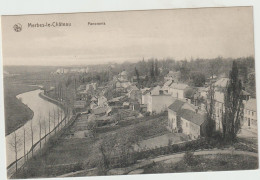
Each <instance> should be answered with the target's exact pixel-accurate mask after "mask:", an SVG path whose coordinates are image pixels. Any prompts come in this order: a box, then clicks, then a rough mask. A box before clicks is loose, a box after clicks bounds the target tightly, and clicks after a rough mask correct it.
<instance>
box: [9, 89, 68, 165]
mask: <svg viewBox="0 0 260 180" xmlns="http://www.w3.org/2000/svg"><path fill="white" fill-rule="evenodd" d="M40 93H43V91H42V90H39V89H38V90H34V91H29V92H26V93H22V94H20V95H18V96H17V98H22V99H23V103H24V104H27V105H28V107H29V108H30V109H31V110H32V111H33V112H34V116H33V118H32V119H31V120H29V121H27V122H26V123H25V124H24V125H23V126H22V127H20V128H19V129H17V130H16V131H15V132H12V133H11V134H9V135H8V136H6V142H7V143H6V148H7V166H10V165H11V164H13V162H14V161H15V159H16V155H15V149H14V143H15V138H14V137H15V135H16V142H17V159H19V158H22V157H24V155H25V154H28V152H30V151H31V147H32V144H37V143H38V141H39V140H40V139H42V137H44V136H45V135H46V133H49V132H52V130H53V129H54V128H55V129H56V126H57V125H58V122H59V121H58V117H57V115H58V114H59V115H60V122H61V119H62V117H63V118H64V117H65V113H64V111H63V108H61V107H59V106H57V105H56V104H53V103H51V102H49V101H47V100H45V99H43V98H41V97H40V95H39V94H40ZM54 117H55V118H54ZM57 130H59V129H57ZM55 131H56V130H55ZM45 142H46V139H45V141H43V142H42V143H40V144H39V146H40V147H37V148H36V147H35V145H34V148H36V149H39V148H40V149H41V146H43V144H44V143H45ZM36 149H35V151H36ZM30 156H32V154H31V155H29V157H28V156H27V158H30Z"/></svg>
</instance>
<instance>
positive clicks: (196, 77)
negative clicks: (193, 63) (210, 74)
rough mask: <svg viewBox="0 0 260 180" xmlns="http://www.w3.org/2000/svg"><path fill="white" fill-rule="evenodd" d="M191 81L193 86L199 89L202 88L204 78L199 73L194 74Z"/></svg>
mask: <svg viewBox="0 0 260 180" xmlns="http://www.w3.org/2000/svg"><path fill="white" fill-rule="evenodd" d="M192 81H193V84H194V86H196V87H201V86H203V85H204V84H205V82H206V77H205V75H204V74H203V73H201V72H195V73H193V75H192Z"/></svg>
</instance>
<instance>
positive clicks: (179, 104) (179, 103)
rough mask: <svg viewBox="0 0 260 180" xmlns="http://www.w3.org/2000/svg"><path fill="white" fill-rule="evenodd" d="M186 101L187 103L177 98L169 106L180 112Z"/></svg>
mask: <svg viewBox="0 0 260 180" xmlns="http://www.w3.org/2000/svg"><path fill="white" fill-rule="evenodd" d="M184 103H185V102H184V101H180V100H178V99H177V100H175V101H174V103H172V104H171V105H170V106H169V107H168V108H169V109H171V110H173V111H174V112H178V111H179V110H180V109H181V108H182V106H183V105H184Z"/></svg>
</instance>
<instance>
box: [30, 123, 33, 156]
mask: <svg viewBox="0 0 260 180" xmlns="http://www.w3.org/2000/svg"><path fill="white" fill-rule="evenodd" d="M30 129H31V140H32V157H33V121H32V119H31V123H30Z"/></svg>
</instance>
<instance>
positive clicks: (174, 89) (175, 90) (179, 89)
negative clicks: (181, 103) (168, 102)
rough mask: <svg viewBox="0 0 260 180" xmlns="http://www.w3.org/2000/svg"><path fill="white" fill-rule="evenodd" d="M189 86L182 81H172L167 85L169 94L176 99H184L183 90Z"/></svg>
mask: <svg viewBox="0 0 260 180" xmlns="http://www.w3.org/2000/svg"><path fill="white" fill-rule="evenodd" d="M188 87H189V86H188V85H187V84H183V83H172V84H171V85H170V87H169V94H171V96H172V97H174V98H177V99H185V91H186V90H187V88H188Z"/></svg>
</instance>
